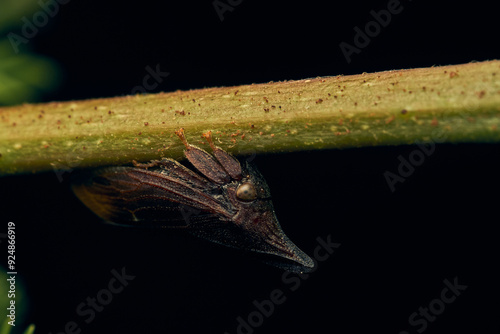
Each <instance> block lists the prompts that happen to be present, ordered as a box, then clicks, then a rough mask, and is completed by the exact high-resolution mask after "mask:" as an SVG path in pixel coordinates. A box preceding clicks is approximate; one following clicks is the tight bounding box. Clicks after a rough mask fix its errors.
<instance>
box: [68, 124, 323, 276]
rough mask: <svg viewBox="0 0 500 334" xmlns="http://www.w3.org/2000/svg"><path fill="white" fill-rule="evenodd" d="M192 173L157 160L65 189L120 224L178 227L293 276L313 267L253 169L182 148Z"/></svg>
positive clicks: (225, 156)
mask: <svg viewBox="0 0 500 334" xmlns="http://www.w3.org/2000/svg"><path fill="white" fill-rule="evenodd" d="M176 134H177V135H178V136H179V138H180V139H181V140H182V142H183V143H184V145H185V146H186V150H185V151H184V153H185V156H186V158H187V159H188V161H189V162H191V164H192V165H193V166H194V167H195V168H196V169H197V170H198V171H199V172H200V174H201V175H200V174H198V173H195V172H193V171H192V170H190V169H188V168H187V167H185V166H183V165H181V164H180V163H178V162H177V161H175V160H172V159H167V158H164V159H162V160H152V161H151V163H148V164H140V163H136V162H134V165H135V167H108V168H101V169H97V170H96V171H94V172H92V173H91V174H90V175H86V176H84V177H80V178H79V179H77V180H75V182H74V183H73V191H74V192H75V194H76V195H77V196H78V198H79V199H80V200H81V201H82V202H83V203H84V204H85V205H86V206H87V207H89V208H90V209H91V210H92V211H93V212H94V213H96V214H97V215H98V216H100V217H101V218H103V219H105V220H106V221H108V222H111V223H115V224H120V225H158V226H162V227H172V228H183V229H186V230H187V231H189V232H190V233H192V234H194V235H196V236H199V237H201V238H204V239H208V240H211V241H213V242H216V243H219V244H222V245H225V246H229V247H233V248H238V249H241V250H245V251H250V252H254V253H260V254H261V256H262V257H263V260H264V262H267V263H270V264H273V265H276V266H278V267H282V268H284V269H287V270H291V271H296V272H306V271H309V270H311V269H312V268H313V266H314V262H313V260H312V259H311V258H310V257H309V256H307V255H306V254H305V253H304V252H302V251H301V250H300V249H299V248H298V247H297V246H295V244H293V243H292V242H291V241H290V239H288V237H287V236H286V235H285V234H284V233H283V230H282V229H281V227H280V225H279V223H278V219H277V218H276V215H275V213H274V209H273V204H272V202H271V194H270V191H269V188H268V186H267V184H266V182H265V180H264V178H263V177H262V175H261V174H260V173H259V172H258V171H257V170H256V169H255V167H254V166H253V165H252V164H250V163H249V162H246V164H245V165H244V166H242V165H241V164H240V162H239V161H238V160H237V159H236V158H234V157H233V156H232V155H230V154H229V153H227V152H225V151H224V150H222V149H221V148H219V147H217V146H215V145H214V143H213V141H212V138H211V134H210V132H208V133H206V134H204V137H205V138H206V139H207V141H208V143H209V144H210V146H211V148H212V151H213V155H211V154H209V153H208V152H206V151H204V150H202V149H200V148H198V147H196V146H194V145H190V144H188V142H187V140H186V138H185V136H184V131H183V129H180V130H179V131H176Z"/></svg>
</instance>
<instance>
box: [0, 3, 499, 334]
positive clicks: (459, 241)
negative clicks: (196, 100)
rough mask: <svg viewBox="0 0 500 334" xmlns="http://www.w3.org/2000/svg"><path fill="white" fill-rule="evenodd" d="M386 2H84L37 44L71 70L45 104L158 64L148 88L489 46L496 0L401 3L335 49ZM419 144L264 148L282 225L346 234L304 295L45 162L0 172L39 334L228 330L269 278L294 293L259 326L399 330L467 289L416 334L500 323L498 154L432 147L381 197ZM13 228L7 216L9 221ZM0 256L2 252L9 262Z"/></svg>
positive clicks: (424, 61) (303, 232) (276, 274)
mask: <svg viewBox="0 0 500 334" xmlns="http://www.w3.org/2000/svg"><path fill="white" fill-rule="evenodd" d="M387 3H388V1H370V2H359V1H352V2H338V3H337V2H333V3H328V4H327V2H320V1H307V2H291V1H274V2H272V3H269V2H267V1H258V0H244V1H242V2H241V4H240V5H238V6H236V7H235V8H234V10H233V11H232V12H226V13H225V15H224V16H225V18H224V21H222V22H221V21H220V19H219V17H218V15H217V13H216V11H215V10H214V8H213V5H212V2H211V1H204V2H194V3H193V2H191V1H185V2H183V1H175V2H157V1H141V2H134V3H132V2H130V3H124V2H123V1H106V2H103V1H88V0H87V1H81V0H80V1H78V0H72V1H70V2H69V3H68V4H66V5H64V6H61V8H60V11H59V13H58V14H57V16H55V17H54V18H53V19H51V20H50V23H49V24H48V25H47V26H46V27H44V28H42V29H41V30H40V32H39V34H38V35H37V36H36V37H35V38H34V39H32V40H31V41H30V45H29V46H30V47H32V48H33V50H35V51H37V52H39V53H41V54H44V55H47V56H50V57H52V58H54V59H55V60H57V61H58V62H59V63H60V64H61V66H62V67H63V69H64V71H65V75H64V84H63V85H62V86H61V89H60V90H58V91H57V92H55V93H54V94H53V95H51V96H49V97H47V98H46V100H47V101H50V100H71V99H85V98H94V97H109V96H117V95H127V94H130V93H131V91H132V89H133V87H135V86H137V85H140V84H141V83H142V79H143V78H144V76H145V75H146V74H147V73H146V71H145V67H146V66H151V67H153V68H154V67H155V66H156V65H157V64H160V68H161V70H162V71H167V72H170V75H169V76H168V78H166V79H165V81H163V82H162V83H161V84H160V85H159V86H158V88H157V89H156V90H155V92H156V91H172V90H177V89H192V88H202V87H211V86H227V85H239V84H248V83H260V82H267V81H271V80H272V81H278V80H286V79H303V78H307V77H315V76H326V75H337V74H357V73H362V72H373V71H379V70H390V69H399V68H413V67H427V66H433V65H448V64H460V63H467V62H470V61H473V60H477V61H482V60H488V59H494V58H498V51H499V50H498V38H497V35H498V22H497V17H496V16H497V13H498V11H497V10H496V9H494V3H493V2H486V1H475V2H452V1H441V2H439V3H437V2H432V1H413V2H409V1H402V2H401V4H402V6H403V11H402V12H401V13H400V14H398V15H395V16H393V17H392V20H391V23H390V24H389V26H388V27H386V28H384V29H382V31H381V33H380V34H379V35H378V36H376V37H375V38H373V39H372V41H371V42H370V44H369V45H368V46H367V47H366V48H364V49H363V50H362V52H361V53H360V54H358V55H353V56H352V62H351V63H350V64H348V63H347V62H346V61H345V59H344V57H343V55H342V53H341V51H340V49H339V43H340V42H342V41H344V42H347V43H351V44H352V41H353V37H354V30H353V28H354V27H355V26H358V27H364V25H365V24H366V23H367V22H369V21H371V20H372V17H371V16H370V11H371V10H376V11H378V10H381V9H384V8H386V7H387ZM415 149H416V147H414V146H401V147H379V148H362V149H351V150H325V151H317V152H301V153H290V154H279V155H278V154H276V155H259V156H257V157H256V159H255V163H256V164H257V165H258V166H259V169H260V171H261V172H262V173H263V175H264V176H265V177H266V179H267V181H268V183H269V186H270V188H271V191H272V193H273V198H274V205H275V209H276V213H277V216H278V218H279V220H280V222H281V225H282V226H283V228H284V230H285V232H286V233H287V234H288V236H289V237H290V238H291V239H292V240H293V241H295V243H296V244H297V245H299V247H301V248H302V249H303V250H304V251H306V252H307V253H309V254H312V251H313V250H314V248H315V247H316V245H317V241H316V238H317V237H321V238H326V237H327V236H328V235H331V238H332V240H333V241H335V242H338V243H340V244H341V246H340V247H339V248H338V249H337V250H336V252H335V253H334V254H333V255H332V256H331V257H330V258H329V259H328V260H326V261H325V262H321V263H320V264H319V267H318V269H317V271H316V272H314V273H312V274H310V276H309V277H308V278H307V279H304V280H302V281H301V286H300V288H299V289H297V290H296V291H293V292H292V291H290V286H291V284H287V283H285V282H283V281H282V271H280V270H279V269H275V268H272V267H268V266H266V265H264V264H261V263H260V262H257V261H254V260H252V259H249V258H247V257H243V256H241V254H239V253H236V252H234V251H231V250H229V249H226V248H222V247H218V246H215V245H212V244H209V243H206V242H203V241H199V240H196V239H193V238H190V237H188V236H185V235H183V234H180V233H175V232H174V233H172V232H169V231H160V232H159V231H151V230H137V229H124V228H118V227H114V226H108V225H104V224H102V223H101V222H100V220H99V219H98V218H97V217H95V216H94V215H93V214H92V213H91V212H89V211H88V210H87V209H86V208H85V207H84V206H83V205H82V204H80V203H79V201H78V200H77V199H76V198H75V197H74V196H73V195H72V193H71V191H70V190H69V185H68V183H67V182H66V181H65V182H63V183H60V182H59V181H58V179H57V177H56V175H55V174H54V173H42V174H39V175H23V176H15V177H5V178H2V180H1V181H0V182H1V187H2V193H1V196H2V197H1V199H0V200H1V203H2V215H1V216H2V220H3V221H4V222H5V224H6V221H14V222H15V223H16V224H17V227H18V230H17V233H18V235H17V242H18V243H17V255H18V256H17V260H18V272H19V273H20V274H21V275H22V277H23V280H24V283H25V284H26V286H27V292H28V295H29V296H30V300H31V304H30V313H29V315H28V320H27V321H28V322H30V323H35V324H36V325H37V330H36V333H49V332H52V333H59V332H61V331H63V330H64V326H65V324H66V323H67V322H68V321H71V320H73V321H76V322H77V323H78V325H79V328H80V329H81V330H82V333H158V332H162V333H221V334H222V333H224V332H225V331H227V332H228V333H231V334H232V333H236V332H237V330H236V327H237V321H236V319H237V317H238V316H241V317H243V318H246V317H247V316H248V314H249V313H250V312H252V311H254V310H255V306H253V304H252V301H253V300H259V301H261V300H264V299H268V298H269V294H270V292H271V291H272V290H274V289H280V290H282V291H284V293H285V296H286V301H285V302H284V303H283V304H281V305H278V306H276V308H275V310H274V313H273V314H272V315H271V316H270V317H269V318H266V319H265V321H264V323H263V324H262V325H261V326H260V327H258V328H256V329H254V330H255V332H257V333H276V332H288V333H289V332H299V331H307V332H312V333H320V332H335V333H359V332H384V333H399V332H400V331H402V330H409V331H410V332H412V333H416V331H415V329H420V328H421V327H413V328H412V327H411V326H410V324H409V323H408V317H409V316H410V315H411V314H412V313H413V312H416V311H418V308H419V307H420V306H422V307H426V306H428V305H429V303H430V302H431V301H432V300H433V299H435V298H439V297H440V294H441V291H442V289H443V288H444V287H445V285H444V283H443V280H445V279H448V280H450V281H453V279H454V277H458V282H459V283H460V284H464V285H467V286H468V287H467V289H466V290H465V291H464V292H463V293H462V295H460V296H459V297H458V298H457V299H456V301H455V302H453V303H451V304H449V305H446V308H445V310H444V312H443V313H442V314H441V315H439V316H437V319H436V320H435V321H434V322H432V323H429V324H428V327H427V328H426V330H425V332H426V333H443V332H472V331H474V332H482V333H493V332H495V333H498V332H499V329H500V324H499V321H498V319H499V317H498V314H499V310H500V307H499V305H500V299H499V297H500V294H499V288H498V278H499V277H498V274H495V269H497V268H498V253H499V252H498V251H499V247H498V233H497V232H496V228H495V227H496V225H497V224H498V222H499V215H498V210H497V206H498V189H499V185H500V177H499V175H498V171H499V170H500V161H499V159H498V156H499V153H500V149H499V146H498V145H492V144H457V145H454V144H442V145H438V146H437V147H436V150H435V152H434V154H432V155H431V156H430V157H428V158H427V159H426V161H425V162H424V163H423V165H421V166H419V167H418V168H417V169H416V170H415V172H414V173H413V174H412V175H411V176H410V177H408V179H407V180H406V181H405V182H404V183H403V184H398V185H397V187H396V191H395V192H391V191H390V189H389V187H388V185H387V183H386V181H385V179H384V176H383V174H384V172H385V171H387V170H389V171H392V172H395V171H396V170H397V167H398V164H399V161H398V156H399V155H402V156H403V157H408V156H409V154H410V153H411V152H412V151H413V150H415ZM5 229H6V228H5ZM3 260H4V259H3V258H2V261H3ZM122 267H125V268H126V272H127V273H130V274H132V275H135V276H136V278H135V279H134V280H133V281H131V282H130V284H129V286H127V287H126V288H125V289H124V291H123V292H122V293H120V294H118V295H115V296H114V298H113V301H112V302H111V303H110V304H109V305H107V306H106V307H105V309H104V311H102V312H100V313H98V314H97V315H96V318H95V319H94V320H93V321H92V322H91V323H90V324H86V323H85V322H84V318H82V317H80V316H78V315H77V314H76V312H75V310H76V307H77V305H78V304H80V303H81V302H85V300H86V298H87V297H95V296H96V294H97V293H98V291H99V290H101V289H103V288H106V287H107V284H108V282H109V280H110V279H111V277H112V275H111V273H110V271H111V270H112V269H116V270H118V271H120V269H121V268H122Z"/></svg>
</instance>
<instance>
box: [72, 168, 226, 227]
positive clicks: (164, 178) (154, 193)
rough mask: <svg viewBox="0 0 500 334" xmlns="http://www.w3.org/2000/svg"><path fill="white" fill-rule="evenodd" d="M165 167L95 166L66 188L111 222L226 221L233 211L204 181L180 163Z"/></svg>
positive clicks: (181, 223)
mask: <svg viewBox="0 0 500 334" xmlns="http://www.w3.org/2000/svg"><path fill="white" fill-rule="evenodd" d="M167 165H169V166H170V165H171V164H167ZM179 166H180V167H179ZM170 167H172V168H155V169H153V170H146V169H144V168H133V167H110V168H103V169H98V170H95V171H93V172H91V173H90V174H87V175H81V176H80V177H79V178H77V179H75V180H74V182H73V184H72V188H73V191H74V193H75V194H76V196H77V197H78V198H79V199H80V200H81V201H82V202H83V203H84V204H85V205H86V206H87V207H88V208H89V209H91V210H92V211H93V212H94V213H96V214H97V215H98V216H100V217H101V218H103V219H105V220H106V221H109V222H112V223H117V224H123V225H137V224H138V223H139V224H140V223H141V222H142V223H147V224H153V225H161V226H165V227H187V226H189V225H190V224H191V223H192V222H194V221H200V220H201V221H203V220H214V219H218V220H221V221H224V220H230V219H231V217H232V215H233V214H234V213H233V212H232V210H231V208H230V207H229V205H227V202H226V201H225V200H224V198H223V196H222V195H220V194H217V193H216V191H215V190H214V189H215V188H214V187H213V186H212V185H211V184H210V183H207V184H206V185H204V183H203V182H202V180H199V179H197V180H194V179H192V178H190V177H189V176H190V175H188V174H189V173H192V172H191V171H189V170H188V169H187V168H185V167H184V166H182V165H180V164H177V165H176V166H175V167H176V168H173V165H172V166H170ZM169 170H170V171H169ZM186 170H187V171H188V172H186ZM186 173H188V174H186ZM182 175H184V176H182ZM181 176H182V177H181ZM198 177H199V176H198ZM188 180H191V182H187V181H188ZM193 180H194V181H193ZM204 187H205V188H204ZM140 225H142V224H140Z"/></svg>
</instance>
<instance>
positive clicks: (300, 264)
mask: <svg viewBox="0 0 500 334" xmlns="http://www.w3.org/2000/svg"><path fill="white" fill-rule="evenodd" d="M269 215H270V216H271V217H269V216H268V217H267V221H268V224H267V229H266V230H267V231H265V233H263V234H261V236H263V237H264V242H265V244H266V246H265V248H266V249H263V250H261V251H259V250H257V251H258V252H260V253H264V254H268V255H273V256H269V257H267V258H265V259H264V260H263V262H265V263H267V264H270V265H273V266H277V267H280V268H282V269H285V270H289V271H292V272H298V273H303V272H310V271H312V269H313V268H314V266H315V264H314V261H313V259H312V258H311V257H309V256H308V255H307V254H306V253H304V252H303V251H302V250H301V249H300V248H299V247H297V246H296V245H295V244H294V243H293V242H292V241H291V240H290V238H288V237H287V236H286V235H285V233H284V232H283V230H282V229H281V226H280V224H279V222H278V219H277V217H276V215H275V214H274V212H272V213H269ZM270 222H272V223H270ZM277 257H279V258H277Z"/></svg>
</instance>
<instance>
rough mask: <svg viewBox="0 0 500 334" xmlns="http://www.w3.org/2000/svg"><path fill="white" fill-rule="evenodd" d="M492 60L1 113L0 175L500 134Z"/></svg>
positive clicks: (499, 76)
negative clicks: (195, 153)
mask: <svg viewBox="0 0 500 334" xmlns="http://www.w3.org/2000/svg"><path fill="white" fill-rule="evenodd" d="M499 116H500V61H486V62H479V63H470V64H463V65H452V66H443V67H431V68H421V69H410V70H396V71H386V72H379V73H369V74H368V73H363V74H360V75H352V76H334V77H322V78H314V79H307V80H297V81H285V82H270V83H266V84H253V85H244V86H238V87H221V88H207V89H198V90H190V91H177V92H172V93H159V94H150V95H136V96H124V97H115V98H104V99H94V100H83V101H69V102H52V103H44V104H25V105H21V106H15V107H5V108H0V154H1V156H0V175H6V174H15V173H27V172H39V171H47V170H52V169H58V170H59V169H71V168H75V167H91V166H92V167H93V166H100V165H115V164H125V163H129V162H130V161H131V160H133V159H135V160H139V161H146V160H149V159H158V158H160V157H164V156H167V157H172V158H180V157H182V150H183V145H182V144H181V142H180V140H179V139H178V138H177V137H176V136H175V135H174V130H176V129H179V128H181V127H183V128H184V129H185V131H186V134H187V137H188V140H189V141H190V142H191V143H194V144H198V145H200V146H203V147H205V146H204V145H206V144H205V143H204V141H203V140H202V139H201V138H200V135H201V134H202V132H204V131H207V130H211V131H212V133H213V134H214V136H215V138H216V141H217V142H218V145H219V146H221V147H222V148H223V149H226V150H228V151H229V152H233V153H235V154H250V153H262V152H289V151H295V150H312V149H326V148H348V147H362V146H376V145H401V144H411V143H415V142H416V141H435V142H449V143H458V142H481V143H484V142H499V141H500V117H499Z"/></svg>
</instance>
